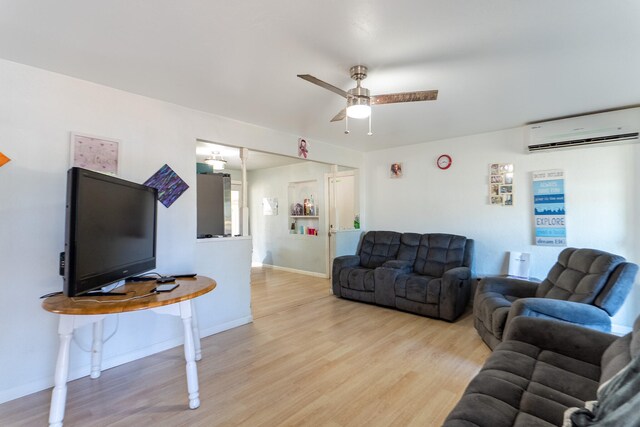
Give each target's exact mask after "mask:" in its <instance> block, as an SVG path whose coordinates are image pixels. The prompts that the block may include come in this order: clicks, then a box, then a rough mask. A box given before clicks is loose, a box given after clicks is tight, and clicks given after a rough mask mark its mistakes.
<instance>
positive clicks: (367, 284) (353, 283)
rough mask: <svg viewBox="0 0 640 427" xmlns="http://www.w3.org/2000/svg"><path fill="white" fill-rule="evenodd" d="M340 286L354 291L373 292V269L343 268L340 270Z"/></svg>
mask: <svg viewBox="0 0 640 427" xmlns="http://www.w3.org/2000/svg"><path fill="white" fill-rule="evenodd" d="M340 286H342V287H343V288H347V289H353V290H356V291H368V292H373V289H374V282H373V270H372V269H370V268H360V267H346V268H343V269H342V270H341V271H340Z"/></svg>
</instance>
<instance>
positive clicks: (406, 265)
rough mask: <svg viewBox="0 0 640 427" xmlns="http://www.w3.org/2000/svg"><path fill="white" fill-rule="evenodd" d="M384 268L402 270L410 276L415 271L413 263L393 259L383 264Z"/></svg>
mask: <svg viewBox="0 0 640 427" xmlns="http://www.w3.org/2000/svg"><path fill="white" fill-rule="evenodd" d="M382 267H384V268H393V269H394V270H400V271H401V272H403V273H405V274H408V273H411V270H413V261H406V260H403V259H392V260H389V261H386V262H385V263H384V264H382Z"/></svg>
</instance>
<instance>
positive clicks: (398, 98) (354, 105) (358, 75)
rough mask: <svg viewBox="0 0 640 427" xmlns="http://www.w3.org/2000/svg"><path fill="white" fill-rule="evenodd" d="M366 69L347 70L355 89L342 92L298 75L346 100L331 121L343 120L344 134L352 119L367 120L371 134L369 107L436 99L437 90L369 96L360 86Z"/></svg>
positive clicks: (329, 85) (369, 133) (370, 133)
mask: <svg viewBox="0 0 640 427" xmlns="http://www.w3.org/2000/svg"><path fill="white" fill-rule="evenodd" d="M367 71H368V70H367V67H365V66H364V65H354V66H353V67H351V68H350V69H349V73H350V74H351V78H352V79H353V80H355V81H356V87H354V88H353V89H349V91H348V92H347V91H344V90H342V89H340V88H338V87H336V86H333V85H331V84H329V83H327V82H324V81H322V80H320V79H318V78H316V77H313V76H312V75H310V74H298V77H300V78H301V79H303V80H306V81H308V82H309V83H313V84H315V85H318V86H320V87H322V88H324V89H327V90H330V91H331V92H333V93H336V94H338V95H340V96H342V97H344V98H346V99H347V107H346V108H345V109H343V110H341V111H340V112H339V113H338V114H336V115H335V116H334V117H333V118H332V119H331V121H332V122H337V121H340V120H343V119H344V120H345V131H344V133H345V134H348V133H349V118H352V119H366V118H368V119H369V132H368V135H372V132H371V106H372V105H378V104H394V103H398V102H415V101H435V100H436V99H438V91H437V90H427V91H416V92H404V93H390V94H387V95H377V96H371V94H370V92H369V89H367V88H366V87H362V86H361V82H362V80H364V79H366V78H367Z"/></svg>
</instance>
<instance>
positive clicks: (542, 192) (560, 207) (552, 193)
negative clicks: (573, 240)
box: [533, 170, 567, 246]
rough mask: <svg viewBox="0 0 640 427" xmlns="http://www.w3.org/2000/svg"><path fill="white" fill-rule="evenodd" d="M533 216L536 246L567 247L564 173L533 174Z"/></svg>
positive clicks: (546, 172) (549, 171)
mask: <svg viewBox="0 0 640 427" xmlns="http://www.w3.org/2000/svg"><path fill="white" fill-rule="evenodd" d="M533 214H534V221H535V229H536V245H538V246H567V229H566V225H565V207H564V171H562V170H548V171H538V172H533Z"/></svg>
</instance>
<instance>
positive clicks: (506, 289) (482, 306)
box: [473, 248, 638, 349]
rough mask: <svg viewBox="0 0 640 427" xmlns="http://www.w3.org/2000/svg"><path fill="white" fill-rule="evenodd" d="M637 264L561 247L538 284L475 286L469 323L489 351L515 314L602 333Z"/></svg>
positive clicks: (501, 281) (499, 281)
mask: <svg viewBox="0 0 640 427" xmlns="http://www.w3.org/2000/svg"><path fill="white" fill-rule="evenodd" d="M637 272H638V266H637V265H636V264H633V263H629V262H625V259H624V258H623V257H621V256H618V255H613V254H610V253H607V252H603V251H598V250H594V249H576V248H567V249H565V250H563V251H562V252H561V253H560V255H559V256H558V261H557V262H556V263H555V264H554V266H553V267H552V268H551V270H550V271H549V274H548V276H547V278H546V279H545V280H544V281H543V282H542V283H537V282H531V281H527V280H520V279H514V278H508V277H488V278H486V279H483V280H481V281H480V283H479V284H478V288H477V289H476V294H475V298H474V301H473V313H474V317H475V319H474V324H475V327H476V330H477V331H478V333H479V334H480V337H482V339H483V341H484V342H485V343H486V344H487V345H488V346H489V347H490V348H492V349H493V348H495V347H496V346H497V345H498V344H499V343H500V342H501V341H502V337H503V334H504V332H505V330H506V328H507V327H508V325H509V323H510V322H511V320H512V319H513V318H514V317H517V316H530V317H542V318H548V319H555V320H562V321H565V322H569V323H574V324H577V325H581V326H585V327H588V328H592V329H596V330H600V331H603V332H610V331H611V317H610V316H613V315H614V314H615V313H616V312H617V311H618V309H620V307H621V306H622V303H623V302H624V300H625V299H626V298H627V295H628V294H629V291H630V290H631V287H632V286H633V282H634V280H635V276H636V274H637Z"/></svg>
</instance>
